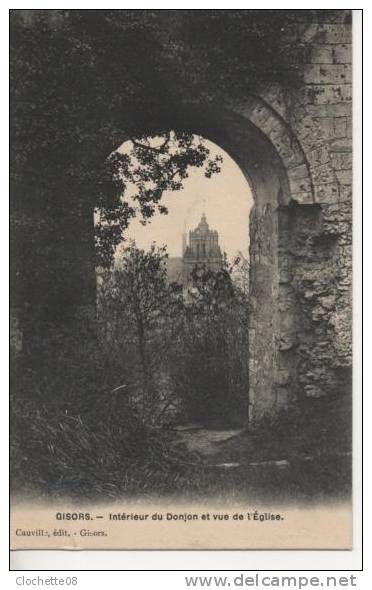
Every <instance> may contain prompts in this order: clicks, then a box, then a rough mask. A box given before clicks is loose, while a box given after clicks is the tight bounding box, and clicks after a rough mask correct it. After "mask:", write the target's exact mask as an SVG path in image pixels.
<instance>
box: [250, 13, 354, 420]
mask: <svg viewBox="0 0 372 590" xmlns="http://www.w3.org/2000/svg"><path fill="white" fill-rule="evenodd" d="M349 16H350V15H349V11H337V15H333V22H324V21H323V22H319V23H312V24H311V25H307V26H305V25H301V24H299V27H298V32H299V33H300V35H301V40H302V42H303V46H304V51H303V55H302V58H301V59H302V61H301V63H300V64H299V65H300V67H301V68H302V67H303V83H302V84H301V85H300V86H299V87H298V88H296V89H294V90H292V91H291V92H290V93H289V92H288V91H287V92H284V91H283V89H281V88H280V87H279V86H275V87H271V88H269V89H265V90H264V91H263V92H261V93H260V98H261V99H262V105H261V108H260V110H259V109H258V108H257V107H256V108H255V110H253V111H251V112H250V113H249V114H248V116H249V118H250V120H251V121H253V122H254V123H255V124H257V125H259V126H260V129H261V130H263V131H264V132H265V133H266V135H267V137H269V139H270V140H271V142H272V143H273V145H274V146H275V148H276V149H277V151H278V153H279V155H280V156H281V159H282V161H283V164H284V166H285V168H286V173H287V177H288V181H289V199H287V200H286V202H285V203H283V204H280V199H279V203H278V216H279V256H278V276H279V285H278V300H277V301H275V299H273V305H278V307H279V312H280V318H281V319H280V329H279V333H278V335H277V338H278V342H277V349H278V356H277V365H276V368H275V372H276V375H275V377H274V384H273V389H272V392H271V393H272V397H271V404H270V403H268V404H266V409H267V410H271V409H273V408H274V407H277V406H278V405H279V406H280V405H287V404H288V403H290V401H291V400H293V399H300V400H301V399H302V400H303V399H310V398H323V397H328V398H329V397H333V396H336V397H337V396H341V395H342V393H343V392H345V391H348V390H349V389H350V375H351V362H352V352H351V279H352V277H351V258H352V251H351V250H352V244H351V229H352V228H351V226H352V214H351V188H352V187H351V184H352V170H351V168H352V155H351V150H352V139H351V129H352V120H351V55H352V52H351V35H352V31H351V23H350V22H348V21H349V20H350V18H349ZM302 64H303V65H302ZM278 121H280V122H281V124H282V131H280V127H279V126H278ZM278 130H279V131H278ZM291 136H292V137H293V138H294V144H295V145H294V147H293V146H292V149H290V146H289V144H288V137H291ZM270 223H272V221H267V222H266V225H265V220H264V218H263V217H259V216H257V214H256V215H253V216H252V222H251V231H252V236H255V235H257V234H259V233H261V234H262V233H263V232H264V231H266V232H269V229H270ZM265 228H266V229H265ZM257 248H259V245H258V244H256V245H255V247H254V250H255V251H256V250H257ZM255 255H256V254H255ZM252 263H253V264H254V258H253V259H252ZM253 288H254V286H253ZM256 342H257V341H256V340H255V339H254V333H253V339H251V347H252V351H251V353H250V354H251V355H254V354H257V355H258V358H260V357H261V358H262V359H265V353H264V351H263V350H262V342H261V344H260V347H259V348H260V349H261V350H260V349H257V350H255V348H256V347H257V344H256ZM252 370H254V366H253V365H252Z"/></svg>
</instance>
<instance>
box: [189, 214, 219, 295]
mask: <svg viewBox="0 0 372 590" xmlns="http://www.w3.org/2000/svg"><path fill="white" fill-rule="evenodd" d="M222 261H223V257H222V252H221V248H220V246H219V244H218V232H217V231H216V230H212V229H210V228H209V225H208V222H207V218H206V215H205V213H203V215H202V217H201V220H200V222H199V225H198V226H197V227H196V228H195V229H194V230H193V231H190V232H189V243H188V245H186V248H185V250H184V252H183V258H182V262H183V280H184V284H185V283H187V282H189V281H190V275H191V273H192V271H193V270H194V268H197V269H201V270H202V269H203V270H214V271H216V270H218V269H219V268H221V265H222Z"/></svg>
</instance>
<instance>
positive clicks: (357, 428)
mask: <svg viewBox="0 0 372 590" xmlns="http://www.w3.org/2000/svg"><path fill="white" fill-rule="evenodd" d="M17 4H18V3H17ZM17 4H16V6H17ZM195 4H196V2H190V3H188V5H187V8H193V6H194V5H195ZM219 4H220V3H218V2H213V3H212V2H204V3H203V5H202V6H201V5H200V3H198V8H206V9H208V8H224V6H221V5H219ZM332 4H334V6H332ZM113 5H114V7H116V8H138V5H137V6H136V5H134V4H132V3H126V4H125V5H123V4H122V3H119V2H114V3H111V5H110V6H113ZM288 5H289V8H288V10H291V9H297V8H298V2H290V3H287V6H288ZM18 6H19V5H18ZM21 6H22V7H24V6H25V3H22V4H21ZM38 6H39V7H42V8H53V7H55V8H58V7H59V4H54V3H51V2H41V3H38ZM78 6H79V7H82V8H89V9H92V8H98V6H97V4H96V3H94V2H90V3H89V2H87V1H84V2H80V3H78ZM181 7H182V5H181V6H175V3H174V2H173V3H172V4H171V3H170V2H157V3H156V4H155V5H149V3H146V4H145V5H144V8H150V9H151V8H152V9H154V8H158V9H161V8H167V9H174V8H181ZM317 7H319V8H323V7H324V3H314V4H312V8H317ZM343 7H344V8H350V6H349V5H348V3H345V2H339V3H332V2H331V3H328V4H327V8H343ZM234 8H252V6H247V5H244V4H243V3H242V2H237V3H236V4H235V5H234ZM260 8H263V9H269V8H276V6H275V5H274V3H272V2H269V3H267V2H266V3H265V2H261V3H260ZM1 16H2V17H3V18H2V19H1V20H2V23H3V25H5V27H6V28H7V21H8V15H7V12H5V9H3V8H2V9H1ZM365 17H366V14H365ZM366 30H369V31H371V28H368V29H367V26H366ZM368 35H369V36H371V33H370V32H369V33H368ZM366 41H367V42H369V41H370V40H369V39H368V40H366ZM0 42H1V44H2V47H1V49H2V51H1V52H0V55H1V58H2V62H4V57H5V58H6V59H5V64H4V63H2V65H3V66H4V68H3V93H4V92H5V90H4V86H5V85H6V84H7V69H8V66H7V56H8V39H7V31H3V35H2V37H1V39H0ZM360 55H361V12H360V11H358V10H356V11H354V76H355V78H354V88H353V93H354V363H355V364H354V401H355V405H354V433H355V436H354V452H355V457H354V540H355V542H354V549H353V551H346V552H345V551H337V552H336V551H269V552H268V551H247V552H243V551H234V552H231V551H230V552H229V551H219V552H209V551H208V552H188V551H183V552H178V551H172V552H166V551H162V552H158V551H151V552H146V551H138V552H137V551H136V552H119V551H109V552H106V551H105V552H104V551H92V552H87V551H81V552H67V551H65V552H61V551H27V552H17V553H14V554H13V555H12V564H13V567H17V568H22V569H32V570H35V569H37V570H40V569H53V568H58V569H65V568H66V567H67V568H69V569H75V568H79V569H84V568H89V569H95V568H99V569H102V568H105V569H140V570H148V569H151V570H159V569H171V570H175V569H182V570H197V569H199V570H205V569H211V570H221V568H223V569H228V570H231V569H233V570H238V571H241V570H243V569H244V570H245V569H254V570H265V569H274V570H275V569H280V570H282V569H288V570H293V569H296V570H298V569H303V570H313V569H316V570H319V569H327V570H333V569H342V570H355V569H359V568H360V567H361V545H360V540H361V521H360V514H361V497H360V496H361V448H360V442H359V441H360V433H361V414H360V409H361V398H360V392H361V343H360V334H361V302H360V293H361V288H360V286H361V235H360V230H361V127H360V111H361V96H362V89H361V59H360ZM369 55H371V52H370V53H369ZM4 98H5V104H3V105H2V106H3V108H2V113H3V114H4V113H5V112H7V104H6V103H7V97H4V96H3V99H4ZM3 102H4V101H3ZM2 131H3V133H2V138H3V139H4V138H6V139H7V126H6V124H5V126H4V125H3V128H2ZM370 131H371V130H370ZM6 143H7V142H6ZM3 150H4V146H3ZM6 154H7V146H5V150H4V151H3V153H2V156H3V158H2V162H6V160H7V157H6ZM368 165H369V167H371V163H370V162H368ZM7 174H8V172H7V167H5V169H3V176H2V180H3V181H5V186H4V182H3V191H2V194H3V209H2V211H3V215H4V217H5V211H4V207H5V209H6V206H5V205H4V203H6V197H5V195H6V194H7V183H6V178H7ZM367 186H371V183H369V185H367ZM365 215H367V211H366V212H365ZM370 218H372V217H370ZM4 223H5V220H4ZM5 234H6V232H5V231H4V228H2V232H1V236H0V238H1V248H0V252H1V254H2V256H3V257H4V254H5V260H3V261H2V266H1V268H2V269H3V271H4V269H5V268H7V257H6V252H7V243H8V237H7V235H5ZM4 290H5V289H4V287H3V290H2V292H1V297H2V299H1V306H0V309H1V311H2V313H3V315H2V319H3V324H2V325H3V326H4V329H3V331H2V332H3V334H5V333H6V332H7V331H6V329H5V326H6V325H7V313H6V310H7V308H8V306H7V297H6V295H7V294H6V293H4ZM7 347H8V345H7V342H6V344H5V342H4V343H3V341H2V342H1V349H0V359H1V363H2V369H3V371H2V372H1V373H2V376H3V377H4V375H5V374H6V370H7V362H6V363H5V359H7ZM6 389H7V388H6V383H4V387H3V391H2V394H3V396H4V399H5V398H6ZM365 412H367V408H366V409H365ZM1 414H2V417H3V419H5V420H6V411H3V412H2V413H1ZM370 415H372V414H370ZM368 422H369V421H368ZM369 430H371V429H370V428H369ZM1 434H2V435H3V437H4V438H3V441H2V442H3V444H2V445H1V448H2V449H5V448H6V442H7V428H6V422H5V425H3V428H2V429H1ZM4 439H5V440H4ZM3 465H5V463H3ZM3 473H5V468H4V467H3ZM2 483H3V486H1V488H2V489H1V490H0V492H1V495H2V500H3V502H2V506H6V505H7V503H8V496H7V489H6V486H5V482H4V481H3V482H2ZM1 517H3V513H2V514H1ZM1 524H2V526H1V531H2V532H3V535H2V539H1V540H2V546H1V550H0V556H1V560H2V561H1V571H4V569H3V565H5V562H4V557H6V552H7V549H6V547H7V539H6V535H4V533H6V531H7V528H8V526H7V523H6V521H5V522H1ZM4 537H5V538H4ZM6 567H7V566H6ZM86 574H87V576H86V579H87V580H88V578H89V579H91V580H93V578H91V576H89V572H86ZM108 575H109V574H108V573H107V572H106V573H105V578H102V577H101V576H99V574H97V573H96V574H95V576H96V577H95V580H96V581H97V580H98V579H99V580H100V584H101V583H102V581H103V580H105V583H106V580H107V576H108ZM97 576H98V577H97ZM12 577H14V576H12ZM149 579H150V578H149ZM137 583H138V582H137ZM90 587H91V588H94V587H96V586H95V584H94V582H93V581H92V583H91V585H90ZM97 587H98V586H97ZM166 587H168V584H166Z"/></svg>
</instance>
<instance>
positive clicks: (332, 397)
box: [10, 9, 353, 549]
mask: <svg viewBox="0 0 372 590" xmlns="http://www.w3.org/2000/svg"><path fill="white" fill-rule="evenodd" d="M352 13H353V11H352V10H345V9H342V10H341V9H339V10H335V9H332V10H331V9H329V10H326V9H313V10H310V9H299V10H289V9H288V10H283V9H280V10H279V9H278V10H269V9H261V10H260V9H255V10H253V9H252V10H251V9H247V10H243V9H215V10H207V9H198V10H191V9H174V10H168V9H155V10H150V9H138V10H135V9H99V10H95V9H91V10H90V9H35V10H33V9H14V10H13V9H12V10H10V270H11V289H10V357H11V363H10V370H11V388H10V448H11V456H10V461H11V474H10V478H11V545H12V548H13V549H66V548H67V549H101V548H102V549H351V548H352V546H353V540H352V181H353V177H352V20H353V14H352Z"/></svg>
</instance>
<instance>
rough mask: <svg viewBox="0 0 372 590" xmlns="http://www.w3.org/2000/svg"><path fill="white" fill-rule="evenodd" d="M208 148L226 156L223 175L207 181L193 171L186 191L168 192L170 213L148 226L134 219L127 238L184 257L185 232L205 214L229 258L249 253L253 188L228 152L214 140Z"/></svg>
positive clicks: (163, 201)
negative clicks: (155, 244) (240, 253)
mask: <svg viewBox="0 0 372 590" xmlns="http://www.w3.org/2000/svg"><path fill="white" fill-rule="evenodd" d="M128 143H129V142H128ZM206 145H207V146H208V148H209V149H210V150H211V154H210V156H211V157H213V156H214V155H215V154H217V153H218V154H221V155H222V157H223V162H222V165H221V172H220V173H218V174H214V175H213V176H212V178H205V176H204V174H203V171H202V170H201V169H192V170H191V171H190V176H189V178H188V179H186V180H185V181H184V188H183V190H181V191H176V192H169V193H164V195H163V198H162V203H163V204H164V205H166V206H167V207H168V214H167V215H161V214H155V216H154V217H153V218H152V219H151V220H150V221H149V222H148V223H147V224H146V225H145V226H143V225H142V224H141V223H140V220H139V218H134V219H133V220H132V221H131V223H130V225H129V227H128V229H127V231H126V238H127V239H134V240H135V241H136V244H137V246H138V247H140V248H144V249H148V248H149V247H150V245H151V243H152V242H156V243H157V245H158V246H163V245H166V246H167V252H168V254H169V255H170V256H181V255H182V234H183V232H184V231H185V230H186V232H187V234H188V232H189V230H193V229H195V227H196V226H197V225H198V223H199V221H200V218H201V216H202V213H203V212H204V213H205V214H206V217H207V221H208V223H209V226H210V229H214V230H217V231H218V233H219V243H220V246H221V250H222V251H223V252H226V254H227V256H228V258H229V259H232V258H233V257H234V256H235V255H236V254H237V253H238V252H242V253H243V254H244V255H246V254H248V247H249V211H250V209H251V207H252V205H253V198H252V193H251V190H250V187H249V185H248V183H247V180H246V179H245V177H244V175H243V173H242V171H241V170H240V168H239V167H238V165H237V164H236V163H235V162H234V160H233V159H232V158H231V157H230V156H229V155H228V154H227V153H226V152H225V151H223V150H222V149H221V148H219V147H218V146H216V145H215V144H214V143H212V142H210V141H206ZM126 149H127V147H126V145H125V144H123V146H121V147H120V148H119V150H120V151H121V152H125V151H126Z"/></svg>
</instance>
